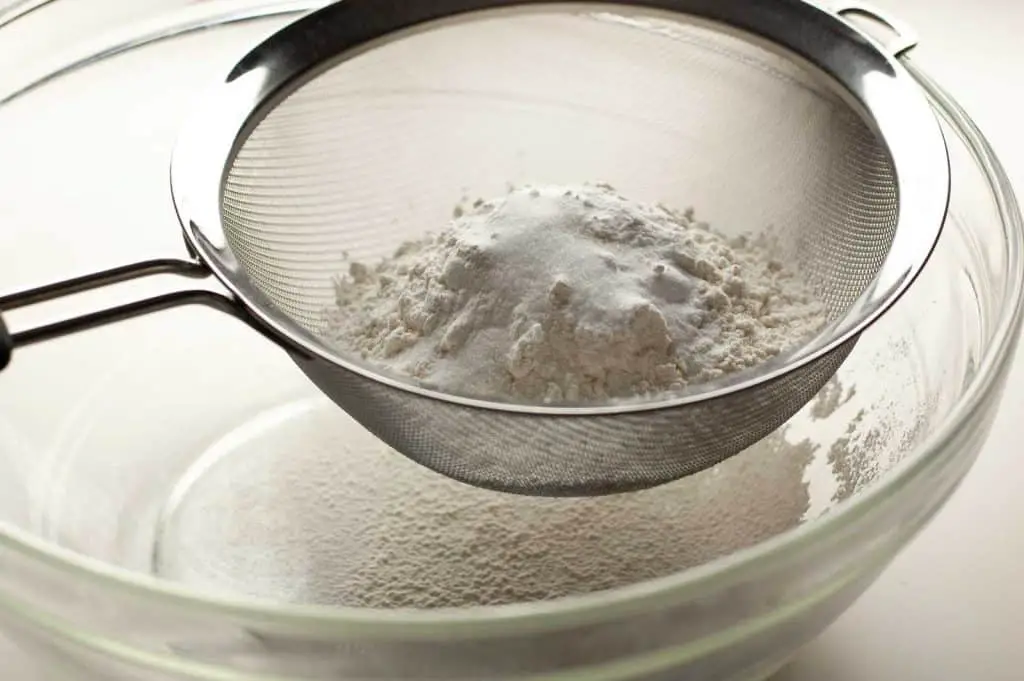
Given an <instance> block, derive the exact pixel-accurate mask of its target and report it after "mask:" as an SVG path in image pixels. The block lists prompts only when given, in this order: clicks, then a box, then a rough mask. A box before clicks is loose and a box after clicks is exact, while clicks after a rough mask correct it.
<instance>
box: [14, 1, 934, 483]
mask: <svg viewBox="0 0 1024 681" xmlns="http://www.w3.org/2000/svg"><path fill="white" fill-rule="evenodd" d="M530 23H533V24H534V25H535V26H536V27H537V29H538V31H545V32H548V33H551V32H555V33H559V34H560V35H563V36H565V37H566V39H568V40H573V41H579V43H580V46H581V49H580V50H579V51H578V52H575V53H572V54H569V53H561V54H559V55H552V54H548V53H546V52H547V51H549V47H546V45H548V44H547V43H545V42H543V41H540V40H539V39H535V38H533V37H531V38H529V39H528V40H525V41H524V40H523V39H522V38H521V37H520V38H509V37H507V36H508V35H510V34H508V33H507V30H508V27H515V26H518V25H526V24H530ZM601 36H605V37H608V38H609V42H607V43H601V42H599V41H598V40H596V39H595V38H598V37H601ZM613 36H614V37H613ZM584 45H585V46H586V47H584ZM612 45H614V49H612V48H611V46H612ZM837 46H841V47H842V49H839V48H838V47H837ZM481 55H486V58H481ZM667 66H669V68H667ZM382 72H387V73H388V74H389V75H388V81H387V84H386V85H383V84H378V83H375V82H372V81H371V80H370V78H371V77H376V74H380V73H382ZM410 92H415V93H417V96H422V97H423V98H424V101H426V102H427V104H428V105H427V106H417V107H415V108H410V107H408V106H405V102H403V98H406V97H408V96H409V95H408V93H410ZM480 92H486V93H488V94H487V97H488V104H487V106H481V102H482V101H483V100H482V99H481V95H480V94H473V95H472V96H470V95H469V94H464V95H463V96H462V98H461V102H460V105H459V106H456V107H453V106H451V103H452V99H451V97H444V98H443V100H442V99H441V97H440V93H480ZM492 100H493V101H499V102H500V105H498V106H493V105H491V101H492ZM442 101H443V102H444V103H443V104H441V102H442ZM197 108H198V111H196V113H195V115H194V116H193V117H192V118H191V119H190V121H189V123H188V124H187V125H186V126H185V128H184V132H183V133H182V135H181V137H180V140H179V144H178V146H177V148H176V149H175V152H174V155H173V160H172V163H171V187H172V193H173V198H174V202H175V206H176V208H177V211H178V214H179V218H180V220H181V223H182V225H183V226H184V231H185V236H186V239H187V241H188V244H189V246H190V250H191V251H192V252H193V253H194V254H195V256H196V258H197V260H196V261H194V262H190V261H159V262H149V263H143V264H141V265H136V266H134V267H132V266H129V267H126V268H122V269H121V270H116V271H113V272H107V273H101V274H99V275H96V276H94V277H92V278H84V279H78V280H74V281H71V282H65V283H64V284H58V285H55V286H52V287H44V288H43V289H37V290H34V291H29V292H27V293H23V294H21V295H20V296H19V295H15V296H7V297H5V298H2V299H0V308H5V309H11V308H16V307H22V306H25V305H28V304H31V303H35V302H39V301H40V300H45V299H48V298H50V297H54V296H55V295H59V294H62V293H67V292H75V291H79V290H81V289H83V288H88V287H92V286H96V285H99V284H101V283H106V282H109V281H112V280H121V279H125V278H130V277H133V276H140V275H142V274H151V273H153V272H154V271H157V272H167V271H171V272H177V273H180V274H184V275H190V276H193V277H201V276H204V275H207V274H213V275H216V278H217V279H218V280H219V281H220V282H221V283H222V284H223V285H225V286H226V288H227V289H228V293H226V294H224V295H218V294H214V293H210V292H209V291H204V292H200V293H195V292H191V293H190V292H187V291H186V292H182V293H181V294H180V295H178V296H177V297H174V296H165V297H163V298H161V299H157V300H151V301H148V302H146V301H142V302H139V303H137V304H136V305H135V306H134V307H130V308H126V309H121V310H116V311H112V312H107V313H105V314H100V315H90V316H86V317H84V318H82V319H80V320H78V321H77V322H76V321H74V320H72V321H70V322H66V323H63V324H57V325H54V326H50V327H48V328H43V329H36V330H32V331H27V332H21V333H15V334H14V335H13V337H12V340H13V343H9V344H8V345H11V344H13V345H21V344H26V343H30V342H35V341H39V340H43V339H45V338H48V337H52V336H54V335H60V334H63V333H67V332H69V331H70V330H73V329H74V328H76V327H81V326H91V325H94V324H97V323H100V322H104V321H109V320H111V319H116V318H120V317H124V316H130V315H134V314H138V313H140V312H143V311H149V310H151V309H155V308H162V307H167V306H170V305H176V304H180V303H184V302H202V303H209V304H214V305H216V306H218V307H221V308H224V309H227V310H229V311H232V312H234V313H235V314H237V315H238V316H240V317H242V318H243V319H246V320H247V321H249V322H250V323H251V325H252V326H253V327H255V328H257V329H259V330H260V331H261V332H263V333H264V334H266V335H267V336H269V337H270V338H272V339H274V340H275V341H277V342H278V343H279V344H280V345H282V346H283V347H284V348H285V349H286V350H287V351H288V352H290V353H291V355H292V356H293V357H294V359H295V360H296V362H297V363H298V364H299V365H300V367H301V368H302V370H303V371H304V372H305V373H306V374H307V376H308V377H309V378H310V379H312V381H313V382H314V383H315V384H316V385H317V386H318V387H319V388H320V389H321V390H322V391H323V392H324V393H326V394H327V395H328V396H329V397H331V399H333V400H334V401H335V402H336V403H337V404H338V405H340V406H341V407H342V409H344V410H345V411H347V412H348V413H349V414H350V415H352V416H353V417H355V418H356V420H357V421H359V422H360V423H362V424H363V425H364V426H366V427H367V428H368V429H369V430H370V431H371V432H373V433H374V434H376V435H377V436H378V437H380V438H381V439H382V440H383V441H384V442H386V443H388V444H389V445H390V446H392V447H394V448H395V449H396V450H397V451H399V452H401V453H403V454H405V455H406V456H408V457H410V458H411V459H413V460H415V461H417V462H418V463H420V464H423V465H425V466H427V467H428V468H430V469H433V470H435V471H438V472H440V473H442V474H444V475H446V476H449V477H451V478H454V479H456V480H460V481H463V482H468V483H471V484H473V485H476V486H480V487H485V488H490V489H495V490H502V491H508V492H518V493H524V494H531V495H551V496H572V495H598V494H606V493H612V492H624V491H630V490H635V489H641V488H646V487H651V486H657V485H659V484H663V483H665V482H669V481H672V480H675V479H678V478H681V477H685V476H687V475H690V474H693V473H695V472H698V471H701V470H704V469H706V468H708V467H710V466H713V465H715V464H718V463H720V462H721V461H723V460H725V459H727V458H729V457H731V456H733V455H735V454H737V453H738V452H740V451H742V450H744V449H746V448H747V447H749V446H750V445H752V444H754V443H755V442H757V441H758V440H760V439H761V438H763V437H765V436H766V435H768V434H769V433H771V432H772V431H774V430H775V429H776V428H777V427H778V426H780V425H781V424H782V423H784V422H785V421H786V420H787V419H789V418H790V417H791V416H792V415H793V414H795V413H796V412H797V411H798V410H799V409H800V408H802V407H803V406H804V405H805V404H806V403H807V401H808V400H810V399H811V397H812V396H813V395H814V394H816V393H817V392H818V391H819V390H820V389H821V387H822V386H823V385H824V384H825V383H826V381H827V380H828V379H829V378H830V377H831V376H832V375H833V374H834V373H835V371H836V369H837V368H838V367H839V365H840V364H841V363H842V361H843V359H844V358H845V357H846V356H847V355H848V353H849V352H850V350H851V349H852V348H853V346H854V344H855V342H856V341H857V339H858V337H859V335H860V334H861V333H862V332H863V331H864V330H865V329H866V328H867V327H868V326H870V325H871V324H872V323H874V322H875V321H876V320H877V319H878V318H879V317H880V316H882V315H883V314H884V313H885V312H886V311H887V310H888V308H889V307H890V306H891V305H892V304H893V303H894V302H895V301H896V299H897V298H898V297H899V296H900V295H902V294H903V293H904V292H905V290H906V289H907V288H908V287H909V286H910V285H911V284H912V282H913V280H914V279H915V278H916V276H917V275H918V274H919V272H920V271H921V269H922V268H923V266H924V264H925V262H926V261H927V258H928V256H929V255H930V253H931V251H932V248H933V247H934V244H935V241H936V239H937V238H938V235H939V232H940V229H941V226H942V223H943V220H944V217H945V208H946V203H947V198H948V189H949V176H948V158H947V156H946V149H945V144H944V140H943V136H942V132H941V130H940V128H939V126H938V122H937V121H936V119H935V117H934V114H933V113H932V111H931V109H930V107H929V106H928V103H927V101H926V99H925V98H924V96H923V95H922V93H921V92H920V90H919V88H918V87H917V85H916V84H915V82H914V81H913V79H912V77H911V76H910V74H909V73H907V71H906V70H905V69H904V67H903V66H902V65H901V64H900V63H899V61H898V60H897V59H896V58H894V57H892V56H890V55H889V54H887V53H886V52H885V51H884V50H883V48H882V47H880V46H878V45H877V44H876V43H875V42H873V41H870V40H868V39H867V38H866V37H865V36H864V35H863V34H862V33H861V32H860V31H858V30H857V29H855V28H854V27H853V26H852V25H850V24H849V23H847V22H846V21H845V20H844V19H842V18H841V17H839V16H835V15H833V14H830V13H827V12H824V11H821V10H819V9H816V8H814V7H813V6H811V5H808V4H806V3H804V2H802V1H801V0H787V1H786V2H783V3H773V4H771V5H770V6H769V5H766V4H764V3H761V2H756V1H752V2H735V3H727V4H720V3H708V2H704V1H702V0H645V1H644V2H637V3H628V4H626V5H619V4H616V3H607V4H592V3H558V4H552V3H548V2H535V1H527V2H522V3H511V4H509V3H502V5H501V7H500V9H494V6H493V4H492V3H490V2H487V1H486V0H446V1H444V2H412V3H403V4H402V5H401V7H397V6H395V7H392V6H381V5H380V4H379V3H374V2H371V1H370V0H356V1H353V2H343V3H335V4H331V5H328V6H327V7H324V8H322V9H320V10H318V11H316V12H313V13H311V14H310V15H308V16H305V17H303V18H301V19H299V20H298V21H296V22H294V23H293V24H290V25H288V26H286V27H285V28H283V29H282V30H280V31H278V32H276V33H274V34H273V35H272V36H271V37H269V38H267V39H266V40H265V41H264V42H262V43H260V44H259V45H258V46H257V47H255V48H253V49H252V50H251V51H250V52H249V53H248V54H247V55H245V56H244V57H243V58H242V59H241V60H240V61H239V62H238V63H237V64H236V65H235V67H234V68H233V69H232V70H231V71H230V73H229V75H228V77H227V78H226V79H225V80H224V81H223V82H222V83H220V84H219V85H218V86H217V87H216V88H214V90H213V91H212V92H211V93H210V94H208V95H207V96H205V97H203V98H202V100H201V102H200V103H199V105H198V107H197ZM595 108H600V109H601V110H602V111H604V112H605V115H604V117H603V118H602V119H600V120H599V122H597V123H595V124H594V125H592V126H589V127H583V126H577V125H575V121H576V119H577V118H578V117H579V116H580V115H582V114H581V112H584V111H587V110H593V109H595ZM669 135H671V143H667V142H666V138H667V136H669ZM517 186H522V187H524V188H522V189H518V190H517ZM502 188H504V189H505V193H504V195H503V194H502V191H501V189H502ZM473 197H476V198H473ZM627 197H629V198H627ZM460 198H465V199H466V201H467V202H469V205H468V207H456V208H455V213H456V215H455V219H454V222H453V223H452V224H451V225H447V226H446V223H447V222H448V220H449V219H450V218H451V215H452V210H453V204H454V203H457V202H458V201H459V200H460ZM695 207H696V210H697V211H698V214H699V217H698V218H695V217H694V210H695ZM438 230H440V233H439V234H437V235H436V236H426V235H428V234H430V233H432V232H435V231H438ZM410 251H416V252H418V253H419V257H418V258H415V257H414V258H411V259H409V258H407V257H406V256H409V254H410ZM381 256H386V257H388V258H389V260H385V261H384V262H380V258H381ZM403 257H406V260H405V261H403V260H402V259H403ZM352 258H355V260H350V259H352ZM346 270H347V272H346ZM339 274H340V275H341V279H340V280H339V278H338V275H339ZM353 285H355V286H356V290H354V289H353V288H352V286H353ZM360 286H361V287H362V290H361V291H360V290H358V289H359V287H360Z"/></svg>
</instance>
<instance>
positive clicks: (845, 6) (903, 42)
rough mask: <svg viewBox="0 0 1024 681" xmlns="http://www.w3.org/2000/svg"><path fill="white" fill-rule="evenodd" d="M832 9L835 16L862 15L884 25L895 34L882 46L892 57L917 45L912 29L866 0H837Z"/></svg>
mask: <svg viewBox="0 0 1024 681" xmlns="http://www.w3.org/2000/svg"><path fill="white" fill-rule="evenodd" d="M832 11H833V12H834V13H835V15H836V16H838V17H842V18H844V19H845V18H846V17H847V16H855V17H862V18H864V19H870V20H872V21H874V22H876V23H879V24H882V25H883V26H886V27H887V28H888V29H889V30H891V31H892V32H893V33H894V34H895V37H894V38H892V39H891V40H890V41H889V42H888V43H886V44H884V45H883V47H884V48H885V49H886V50H888V51H889V52H890V53H891V54H892V56H894V57H901V56H903V55H904V54H905V53H907V52H909V51H910V50H912V49H914V48H915V47H917V43H918V38H917V33H916V32H915V31H914V29H912V28H911V27H910V26H909V25H907V24H906V23H904V22H902V21H900V20H899V19H896V18H895V17H892V16H889V15H888V14H886V13H885V12H883V11H882V10H880V9H878V8H877V7H874V6H873V5H869V4H868V3H866V2H859V0H839V1H838V2H835V3H833V4H832Z"/></svg>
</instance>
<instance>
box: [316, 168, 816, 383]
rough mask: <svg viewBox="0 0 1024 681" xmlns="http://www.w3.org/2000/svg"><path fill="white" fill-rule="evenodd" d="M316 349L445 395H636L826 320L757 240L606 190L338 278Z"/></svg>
mask: <svg viewBox="0 0 1024 681" xmlns="http://www.w3.org/2000/svg"><path fill="white" fill-rule="evenodd" d="M336 286H337V308H336V309H334V310H332V311H330V312H329V316H328V328H327V334H328V337H329V338H331V339H332V340H333V341H334V342H336V343H338V344H339V346H340V347H342V348H343V349H345V350H348V351H355V352H358V353H359V354H360V355H361V356H362V357H363V358H365V359H366V360H368V361H370V362H372V363H374V364H376V365H378V366H380V367H382V368H384V369H385V370H389V371H391V372H393V373H397V374H401V375H406V376H411V377H415V378H416V379H419V380H420V381H422V382H424V383H426V384H428V385H432V386H434V387H437V388H438V389H441V390H445V391H448V392H453V393H459V394H464V395H476V396H488V397H503V396H507V397H511V398H514V399H518V400H524V401H530V402H537V401H543V402H547V403H558V402H581V401H588V400H597V399H606V398H628V397H634V396H645V395H651V394H654V393H658V392H661V391H666V390H675V389H680V388H683V387H686V386H687V385H690V384H695V383H701V382H705V381H709V380H713V379H716V378H719V377H721V376H723V375H726V374H730V373H733V372H736V371H739V370H742V369H747V368H750V367H753V366H755V365H757V364H760V363H762V362H764V361H766V360H768V359H770V358H772V357H773V356H775V355H777V354H778V353H779V352H781V351H783V350H786V349H788V348H790V347H792V346H793V345H795V344H797V343H799V342H800V341H802V340H804V339H805V338H806V337H807V336H809V335H810V334H812V333H813V332H815V331H817V330H818V329H819V328H820V327H821V326H822V325H823V323H824V322H825V310H824V306H823V305H822V304H821V303H820V302H819V301H818V300H817V299H816V298H815V296H814V295H813V292H812V291H811V290H810V288H809V286H808V285H807V284H806V283H805V282H804V281H803V280H802V279H801V278H800V277H798V276H796V274H795V273H794V272H792V271H790V270H788V269H787V268H786V267H785V266H784V264H783V263H781V262H779V261H778V260H775V259H773V258H772V257H771V252H770V249H769V247H768V243H767V241H766V240H765V239H763V238H762V239H752V238H749V237H740V238H736V239H726V238H725V237H723V236H720V235H719V234H717V233H716V232H714V231H712V230H711V229H710V227H709V225H707V224H706V223H703V222H699V221H697V220H696V219H695V217H694V214H693V211H692V209H688V210H686V211H685V212H679V211H675V210H672V209H669V208H666V207H664V206H660V205H646V204H641V203H637V202H633V201H630V200H627V199H626V198H624V197H622V196H621V195H619V194H618V193H617V192H616V191H615V190H614V189H612V188H611V187H610V186H608V185H603V184H598V185H578V186H542V187H523V188H519V189H513V190H511V191H510V192H509V193H508V194H507V195H506V196H503V197H501V198H498V199H495V200H491V201H483V200H479V201H477V202H476V203H475V204H473V206H472V207H471V208H469V209H468V210H463V209H458V210H457V211H456V216H455V218H454V219H453V220H452V222H451V223H450V224H449V225H448V226H447V227H446V228H445V229H444V230H443V231H441V232H440V233H439V234H437V235H435V236H428V237H426V238H424V239H423V240H420V241H415V242H409V243H406V244H404V245H402V246H401V247H400V248H399V249H398V250H397V252H396V253H395V254H394V255H393V257H390V258H387V259H384V260H383V261H382V262H380V263H377V264H375V265H370V264H366V263H360V262H352V263H350V264H349V268H348V272H347V274H345V275H343V276H341V277H339V278H338V280H337V282H336Z"/></svg>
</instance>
